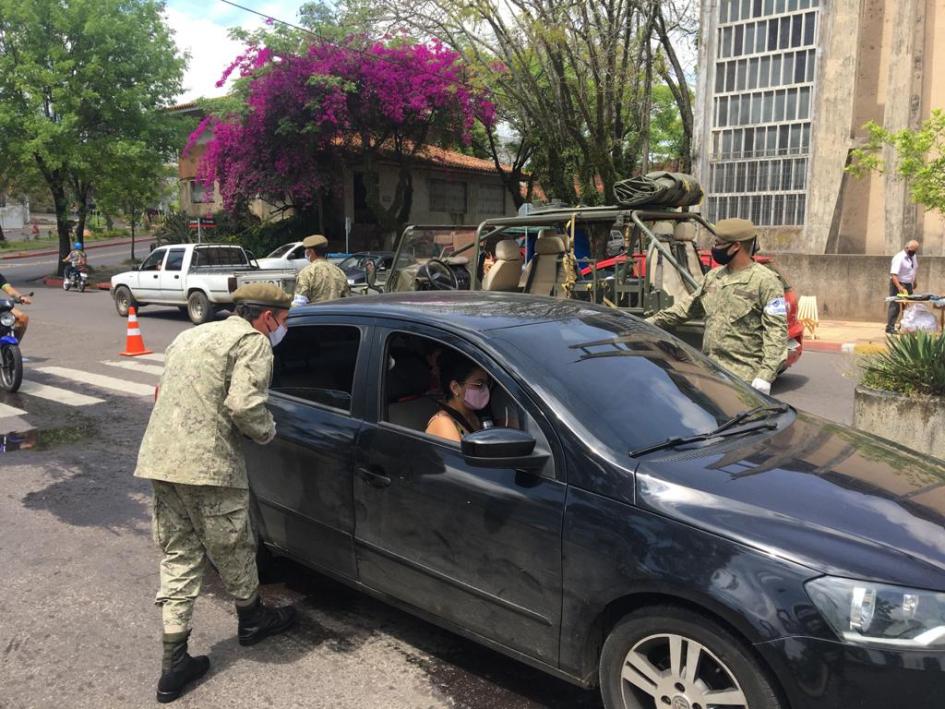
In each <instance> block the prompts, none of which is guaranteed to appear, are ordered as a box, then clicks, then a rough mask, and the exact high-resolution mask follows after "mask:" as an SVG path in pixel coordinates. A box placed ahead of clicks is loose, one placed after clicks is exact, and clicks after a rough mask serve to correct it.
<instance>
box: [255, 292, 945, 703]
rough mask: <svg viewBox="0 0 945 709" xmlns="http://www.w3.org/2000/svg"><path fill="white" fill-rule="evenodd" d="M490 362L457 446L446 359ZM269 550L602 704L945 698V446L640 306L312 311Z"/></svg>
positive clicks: (272, 481)
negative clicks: (791, 394)
mask: <svg viewBox="0 0 945 709" xmlns="http://www.w3.org/2000/svg"><path fill="white" fill-rule="evenodd" d="M436 350H439V351H440V352H441V355H440V358H442V353H444V352H452V353H453V354H454V355H456V354H461V355H463V356H465V357H467V358H468V359H470V360H472V362H474V363H475V364H477V365H479V366H480V367H482V368H483V369H485V370H486V372H488V374H489V375H490V377H491V378H492V380H493V386H492V388H491V403H490V408H491V414H492V417H493V419H494V420H495V421H496V425H495V426H494V427H492V428H488V429H485V430H482V431H477V432H475V433H472V434H469V435H467V436H466V437H465V438H464V439H463V440H462V442H461V443H452V442H449V441H446V440H444V439H440V438H436V437H434V436H431V435H428V434H426V433H425V427H426V424H427V421H428V418H429V416H430V415H432V413H433V412H435V411H436V403H435V402H434V400H433V399H432V398H431V395H430V388H431V380H435V376H434V374H435V372H433V371H431V369H430V366H431V362H434V361H438V360H437V359H436V358H435V357H430V354H431V353H434V352H435V351H436ZM269 407H270V409H271V410H272V412H273V415H274V416H275V419H276V424H277V429H276V430H277V432H278V434H277V437H276V439H275V440H274V441H273V442H272V443H271V444H270V445H269V446H265V447H261V446H257V445H255V444H249V446H248V449H247V463H248V471H249V479H250V487H251V491H252V510H253V515H254V518H255V520H256V525H255V527H256V529H257V531H258V534H259V537H260V541H261V542H262V544H263V546H264V548H265V549H268V550H269V551H273V552H276V553H278V554H282V555H286V556H289V557H292V558H294V559H296V560H298V561H300V562H302V563H303V564H306V565H308V566H310V567H311V568H313V569H316V570H319V571H322V572H324V573H326V574H328V575H330V576H332V577H334V578H336V579H339V580H341V581H342V582H344V583H347V584H349V585H351V586H352V587H354V588H356V589H359V590H361V591H364V592H366V593H368V594H371V595H374V596H376V597H378V598H381V599H384V600H386V601H389V602H391V603H393V604H395V605H397V606H399V607H402V608H404V609H406V610H408V611H410V612H412V613H415V614H417V615H419V616H421V617H423V618H426V619H428V620H430V621H432V622H434V623H437V624H439V625H442V626H443V627H446V628H448V629H451V630H453V631H455V632H457V633H460V634H462V635H465V636H467V637H470V638H472V639H474V640H476V641H477V642H481V643H483V644H485V645H487V646H489V647H491V648H493V649H495V650H498V651H500V652H503V653H506V654H508V655H509V656H511V657H512V658H515V659H517V660H520V661H522V662H525V663H528V664H530V665H534V666H535V667H539V668H541V669H543V670H545V671H547V672H548V673H550V674H552V675H554V676H557V677H560V678H564V679H566V680H568V681H570V682H573V683H575V684H578V685H580V686H583V687H592V686H600V690H601V694H602V696H603V701H604V705H605V707H607V708H608V709H615V708H616V707H621V708H624V709H640V708H641V707H647V708H655V707H675V708H677V709H679V708H680V707H688V708H690V709H695V708H696V707H700V708H701V709H710V708H715V709H722V708H723V707H725V708H732V707H741V708H742V709H747V708H748V707H750V709H786V708H788V707H793V708H795V709H824V708H827V707H830V708H831V709H837V708H843V709H846V708H848V707H849V708H851V709H852V707H857V709H889V708H890V707H907V706H908V707H921V708H929V709H931V708H932V707H939V706H940V705H941V697H942V696H943V691H945V497H943V495H942V494H941V492H942V489H943V481H945V466H943V465H942V464H941V463H940V462H937V461H934V460H932V459H930V458H926V457H922V456H918V455H915V454H914V453H912V452H910V451H908V450H906V449H904V448H901V447H899V446H896V445H895V444H892V443H889V442H886V441H884V440H882V439H879V438H876V437H873V436H870V435H868V434H864V433H861V432H859V431H856V430H854V429H851V428H849V427H846V426H843V425H840V424H833V423H830V422H827V421H824V420H822V419H819V418H816V417H814V416H811V415H809V414H806V413H803V412H801V411H797V410H795V409H793V408H791V407H789V406H787V405H786V404H782V403H780V402H778V401H776V400H774V399H771V398H769V397H766V396H763V395H761V394H759V393H758V392H756V391H754V390H752V389H751V388H750V387H748V386H747V385H746V384H744V383H742V382H740V381H739V380H738V379H737V378H735V377H733V376H731V375H729V374H727V373H726V372H725V371H723V370H722V369H721V368H719V367H718V366H716V365H715V364H713V363H712V362H711V361H710V360H708V359H707V358H705V357H704V356H703V355H702V354H700V353H699V352H698V351H697V350H695V349H693V348H691V347H689V346H687V345H686V344H684V343H683V342H682V341H681V340H679V339H678V338H675V337H673V336H672V335H670V334H668V333H665V332H663V331H662V330H660V329H658V328H655V327H652V326H650V325H647V324H646V323H644V322H642V321H641V320H639V319H637V318H635V317H633V316H629V315H627V314H626V313H625V312H622V311H620V310H616V309H612V308H606V307H601V306H597V305H594V304H592V303H587V302H581V301H578V300H575V299H553V298H544V297H535V296H528V295H522V294H514V293H498V292H495V293H492V292H472V293H469V292H467V293H462V292H453V293H445V292H430V293H400V294H392V295H379V296H373V297H364V298H345V299H341V300H336V301H332V302H330V303H320V304H319V305H317V306H307V307H302V308H297V309H293V311H292V313H291V315H290V317H289V330H288V335H287V336H286V338H285V339H284V341H283V342H282V343H281V344H280V345H279V346H278V347H277V348H276V350H275V363H274V372H273V379H272V385H271V390H270V398H269Z"/></svg>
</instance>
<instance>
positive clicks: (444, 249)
mask: <svg viewBox="0 0 945 709" xmlns="http://www.w3.org/2000/svg"><path fill="white" fill-rule="evenodd" d="M403 239H404V241H403V244H402V245H401V247H400V251H399V252H398V254H397V262H396V264H395V268H396V269H397V270H398V271H402V270H404V269H405V268H409V267H411V266H416V265H418V264H424V263H426V262H427V261H429V260H430V259H431V258H445V257H447V256H451V255H453V254H455V253H456V252H458V251H461V250H463V249H466V250H465V251H464V252H463V255H464V256H468V257H470V258H472V256H473V252H472V250H471V249H468V248H467V247H468V246H470V245H471V244H473V243H474V242H475V241H476V227H456V228H455V229H452V228H440V229H437V228H427V229H421V228H417V229H410V230H408V231H407V232H405V233H404V237H403Z"/></svg>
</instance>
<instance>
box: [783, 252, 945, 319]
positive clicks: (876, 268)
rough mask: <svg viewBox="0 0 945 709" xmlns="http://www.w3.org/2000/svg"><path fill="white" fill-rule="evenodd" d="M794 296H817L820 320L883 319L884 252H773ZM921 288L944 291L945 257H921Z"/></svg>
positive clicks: (885, 288)
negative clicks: (881, 253)
mask: <svg viewBox="0 0 945 709" xmlns="http://www.w3.org/2000/svg"><path fill="white" fill-rule="evenodd" d="M771 256H772V257H773V258H774V262H775V265H776V266H777V268H778V270H779V271H780V272H781V273H782V274H783V275H784V278H785V279H786V280H787V282H788V283H789V284H790V285H791V287H792V288H794V292H795V293H797V295H798V296H801V295H815V296H817V308H818V313H819V315H820V318H821V319H822V320H869V321H873V322H879V321H885V319H886V303H885V302H883V299H884V298H886V296H888V295H889V292H888V290H889V262H890V257H888V256H868V255H865V254H823V255H816V254H789V253H772V254H771ZM917 282H918V286H919V288H918V290H919V291H920V292H932V293H945V257H942V256H922V255H921V254H920V256H919V274H918V276H917Z"/></svg>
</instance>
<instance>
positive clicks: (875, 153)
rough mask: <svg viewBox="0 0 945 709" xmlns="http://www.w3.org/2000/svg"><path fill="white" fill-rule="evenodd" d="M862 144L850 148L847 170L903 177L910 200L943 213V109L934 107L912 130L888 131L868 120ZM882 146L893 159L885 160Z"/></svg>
mask: <svg viewBox="0 0 945 709" xmlns="http://www.w3.org/2000/svg"><path fill="white" fill-rule="evenodd" d="M864 127H865V129H866V131H867V133H868V136H869V137H868V139H867V142H866V145H864V146H863V147H862V148H858V149H857V150H854V151H853V154H852V156H851V160H850V165H849V166H848V167H847V171H848V172H850V173H851V174H853V175H855V176H857V177H862V176H864V175H867V174H869V173H870V172H874V171H875V172H880V173H883V172H887V171H888V170H890V169H891V170H893V171H894V172H895V174H897V175H899V176H900V177H902V178H904V179H906V180H907V181H908V183H909V189H910V191H911V193H912V200H913V201H914V202H915V203H916V204H919V205H922V206H923V207H925V208H926V209H931V210H934V211H937V212H938V213H939V214H941V215H943V216H945V111H943V110H942V109H935V110H934V111H932V115H931V116H930V117H929V118H928V119H927V120H925V121H923V122H922V125H920V126H919V127H918V128H917V129H915V130H901V131H888V130H886V129H885V128H883V127H882V126H880V125H878V124H876V123H874V122H872V121H870V122H869V123H867V124H866V125H865V126H864ZM884 148H889V149H890V150H891V152H892V155H893V159H892V160H891V161H889V162H888V163H887V161H886V160H884V158H883V152H884Z"/></svg>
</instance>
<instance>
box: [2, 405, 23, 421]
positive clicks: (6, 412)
mask: <svg viewBox="0 0 945 709" xmlns="http://www.w3.org/2000/svg"><path fill="white" fill-rule="evenodd" d="M8 416H26V412H25V411H24V410H23V409H18V408H16V407H15V406H8V405H7V404H0V419H5V418H7V417H8Z"/></svg>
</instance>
